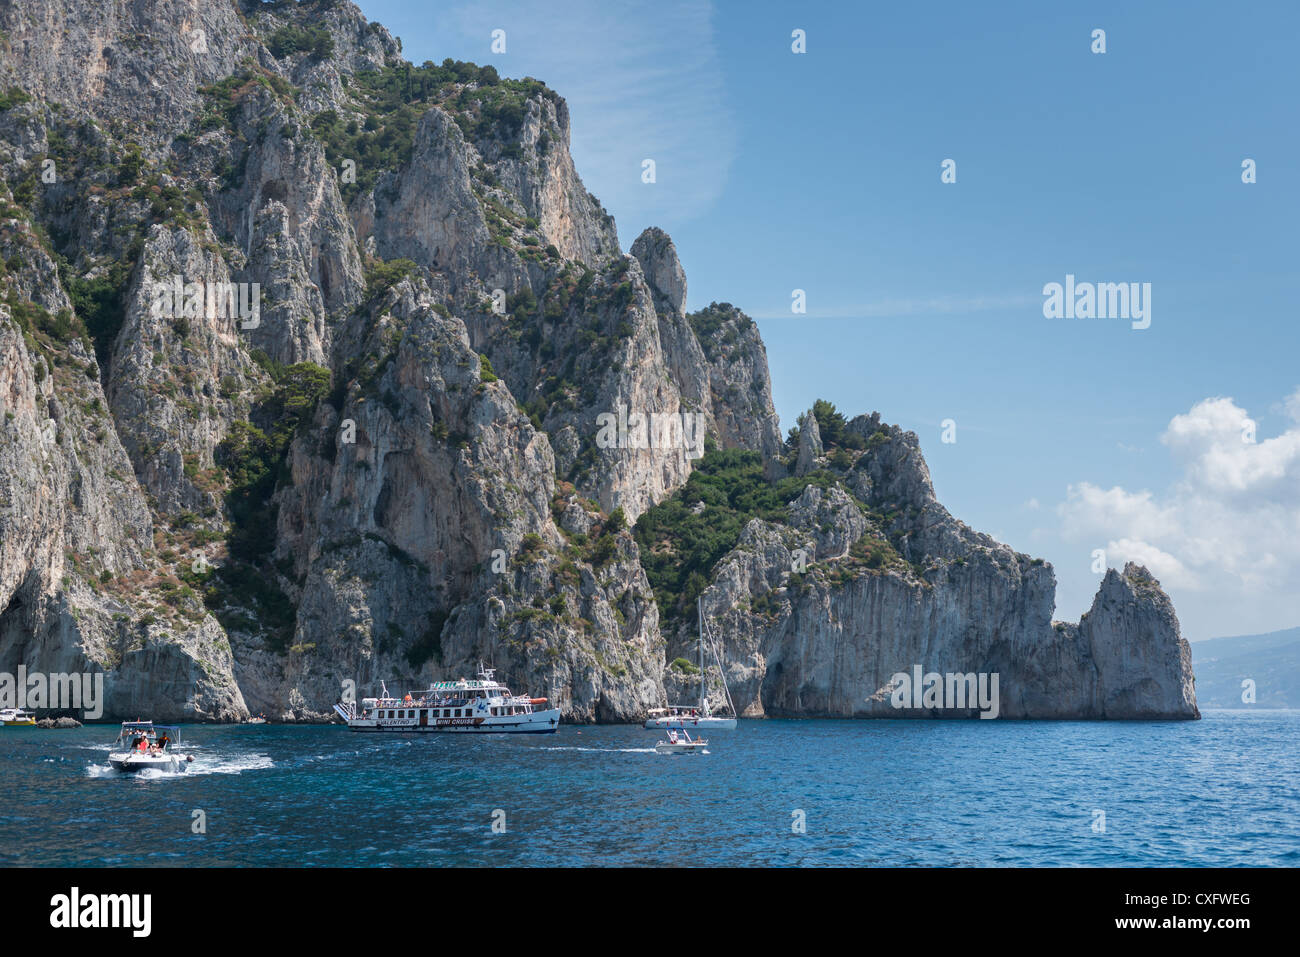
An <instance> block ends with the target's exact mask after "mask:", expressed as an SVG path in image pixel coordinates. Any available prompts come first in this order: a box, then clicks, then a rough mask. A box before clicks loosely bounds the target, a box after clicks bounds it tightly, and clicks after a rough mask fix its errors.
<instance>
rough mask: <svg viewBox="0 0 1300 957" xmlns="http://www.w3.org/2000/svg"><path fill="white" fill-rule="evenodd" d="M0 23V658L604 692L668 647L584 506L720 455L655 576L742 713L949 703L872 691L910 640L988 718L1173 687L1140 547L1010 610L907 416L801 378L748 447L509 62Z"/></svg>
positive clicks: (531, 89)
mask: <svg viewBox="0 0 1300 957" xmlns="http://www.w3.org/2000/svg"><path fill="white" fill-rule="evenodd" d="M0 49H3V51H4V56H3V57H0V178H2V179H3V185H0V415H2V417H3V421H2V422H0V670H9V671H12V670H14V669H15V668H16V667H17V666H19V665H23V666H26V667H27V668H28V669H29V670H44V671H50V672H79V671H90V672H95V673H103V674H104V676H105V695H106V702H105V717H108V718H112V717H126V718H134V717H139V716H142V715H150V716H152V717H154V718H157V719H159V720H214V721H227V720H240V719H242V718H244V717H246V716H247V714H248V713H249V709H250V707H251V708H252V709H253V710H255V711H258V712H265V713H267V714H269V715H273V716H274V717H275V718H276V719H277V720H286V721H323V720H328V719H329V717H330V714H331V712H330V706H331V705H332V703H333V702H334V701H336V700H338V698H339V697H340V695H342V694H347V693H348V692H349V691H357V692H362V693H364V692H365V691H366V690H369V689H372V688H373V687H374V686H375V685H376V684H377V682H379V681H380V680H385V681H388V682H389V683H390V685H398V686H400V685H401V684H404V683H410V684H416V683H421V682H424V681H426V680H428V679H429V678H430V677H432V676H435V675H436V676H439V677H441V676H457V675H469V674H471V673H472V672H473V671H474V670H475V669H476V668H477V666H478V664H479V662H480V661H482V662H484V663H486V664H488V665H494V666H495V667H497V668H498V669H499V672H500V673H501V674H502V676H503V677H505V678H506V679H507V680H508V681H509V682H510V683H511V684H512V685H514V686H515V687H517V688H520V689H526V690H528V691H530V692H532V693H535V694H541V695H546V696H547V697H549V698H550V699H551V700H553V701H555V702H557V703H558V704H559V705H560V707H561V708H562V709H563V711H564V714H565V716H566V719H567V720H575V721H625V720H636V719H637V718H639V717H640V716H641V715H642V713H643V712H644V711H645V709H647V708H649V707H652V706H656V705H661V704H663V703H665V700H666V699H667V698H668V697H669V696H672V697H676V696H677V695H678V694H681V693H683V692H684V690H685V684H686V681H687V678H688V677H689V675H688V674H686V673H685V669H680V668H674V667H672V666H670V665H668V664H667V663H668V662H673V661H675V659H676V658H678V657H686V658H688V659H693V657H694V654H693V649H692V648H691V647H690V646H691V636H690V629H689V627H688V625H686V624H685V623H684V622H681V621H677V620H675V619H672V618H662V619H661V606H660V603H659V599H660V598H661V597H662V593H665V592H666V588H667V586H664V588H663V589H661V595H658V596H657V595H656V594H655V591H654V589H653V588H652V584H651V583H652V580H654V575H655V574H658V573H657V572H656V569H657V568H659V567H660V565H661V564H662V562H661V557H662V555H663V554H664V552H663V551H661V550H662V549H664V548H671V547H672V546H671V543H666V542H664V541H658V540H655V541H649V542H642V539H641V536H642V532H643V529H644V528H645V526H646V524H647V523H642V524H641V525H637V526H636V527H635V529H629V527H628V526H629V525H630V524H635V523H636V522H637V520H638V518H640V517H642V516H645V515H647V513H651V512H653V511H654V510H656V509H657V508H659V507H660V506H663V507H665V508H668V507H669V506H671V505H673V504H674V502H675V501H676V499H675V497H677V496H683V495H686V494H687V493H688V491H689V492H690V494H691V495H693V496H694V497H692V498H690V499H689V500H688V504H689V509H686V510H684V511H683V512H682V514H685V515H687V516H691V517H694V516H698V515H700V514H701V512H702V511H703V510H705V509H706V508H708V507H710V503H706V501H705V500H704V498H703V497H702V496H701V495H699V494H698V492H699V490H698V489H694V490H693V491H691V490H692V487H693V486H694V485H695V483H692V482H691V481H690V480H691V476H692V475H693V474H695V473H696V471H697V470H699V469H701V468H702V467H703V468H707V467H708V463H709V462H712V461H714V460H715V459H720V460H724V461H726V462H730V463H732V465H734V464H735V463H736V462H737V461H740V462H741V463H742V464H743V465H744V467H745V468H744V470H742V471H743V474H744V476H745V479H744V480H745V481H749V480H750V479H752V478H753V477H754V476H755V475H762V476H765V478H764V479H763V481H764V482H766V485H764V486H762V487H757V486H756V487H755V488H753V489H750V490H749V491H751V492H752V493H753V495H752V496H749V497H746V496H744V495H737V496H733V497H730V498H728V496H726V495H724V496H722V497H724V498H728V507H729V508H730V507H734V508H742V507H749V506H748V505H746V504H745V503H751V504H752V503H754V502H761V503H762V506H761V508H760V507H759V506H753V507H754V514H753V515H752V516H750V519H749V520H748V521H747V522H745V523H743V527H742V524H741V523H737V524H735V525H728V526H727V527H728V528H730V529H731V530H732V531H731V532H729V533H728V534H732V535H733V537H734V538H735V541H734V544H733V543H732V542H730V540H729V541H728V542H727V543H725V544H724V548H723V549H721V550H720V551H721V552H722V558H721V560H717V561H714V559H716V557H717V554H719V552H718V551H712V552H710V554H709V558H710V561H709V567H704V568H699V569H695V570H694V573H693V576H692V577H691V580H690V581H689V582H687V583H686V584H687V586H688V587H689V589H691V596H692V597H693V596H694V594H696V593H697V592H699V591H701V589H702V595H703V605H704V609H705V613H706V614H707V615H708V616H709V617H710V618H711V619H712V620H713V621H714V622H715V623H716V624H717V625H718V629H717V630H718V631H719V633H721V634H723V635H725V636H726V638H725V641H724V643H723V648H722V659H723V667H724V669H725V670H726V673H727V677H728V680H729V681H730V682H731V685H732V688H733V691H734V693H735V695H736V697H737V700H738V703H739V704H740V705H741V706H742V708H743V709H744V710H745V712H746V713H747V714H751V715H760V714H780V715H837V716H838V715H852V716H864V717H866V716H894V715H898V714H909V715H910V714H913V713H925V714H935V715H936V716H947V715H952V714H959V713H960V714H964V715H968V714H970V713H971V709H969V708H966V709H957V710H948V711H941V710H940V709H937V708H931V707H929V706H924V707H921V708H919V709H918V708H915V707H914V708H904V709H896V708H894V707H893V704H892V702H891V700H890V694H889V683H890V680H891V678H892V676H893V675H894V674H895V673H896V672H900V671H905V670H907V669H908V668H911V667H912V666H914V665H920V666H922V667H923V668H924V669H927V670H932V671H935V672H940V673H942V672H948V671H953V672H961V673H965V672H970V671H975V672H988V671H990V670H992V671H996V672H997V673H998V674H999V675H1000V678H1001V682H1002V683H1001V685H1000V691H999V697H998V703H999V707H1000V709H1001V715H1002V716H1008V717H1066V716H1076V717H1077V716H1081V717H1096V718H1115V717H1192V716H1195V713H1196V706H1195V699H1194V695H1193V692H1192V685H1191V676H1190V665H1189V664H1188V662H1187V651H1186V644H1185V643H1184V642H1182V641H1181V639H1180V638H1179V637H1178V623H1177V619H1176V618H1175V617H1174V614H1173V610H1172V608H1171V607H1170V605H1169V601H1168V599H1167V598H1166V597H1165V596H1164V594H1163V592H1161V591H1160V589H1159V585H1158V584H1157V583H1155V582H1154V580H1152V579H1151V578H1150V576H1149V575H1148V574H1147V573H1146V572H1145V571H1144V570H1143V569H1140V568H1137V567H1133V566H1130V567H1128V568H1126V569H1125V570H1124V571H1123V572H1122V573H1119V572H1113V573H1111V574H1109V575H1108V576H1107V578H1106V580H1105V581H1104V582H1103V583H1102V588H1101V591H1100V592H1099V594H1098V598H1097V602H1096V603H1095V604H1094V607H1093V610H1092V611H1090V612H1089V614H1088V615H1086V616H1084V618H1083V620H1082V621H1081V622H1080V623H1079V624H1077V625H1075V624H1069V623H1063V622H1052V621H1051V611H1052V596H1053V593H1054V580H1053V577H1052V572H1051V568H1050V566H1047V565H1045V564H1044V563H1042V562H1040V561H1037V560H1034V559H1031V558H1030V557H1028V556H1025V555H1021V554H1018V553H1016V552H1014V551H1013V550H1011V549H1010V548H1008V547H1007V546H1005V545H1002V544H1000V543H998V542H996V541H994V540H993V539H991V538H989V537H988V536H985V535H981V534H980V533H978V532H975V531H972V530H971V529H969V528H967V527H966V526H965V525H963V524H962V523H960V522H959V521H957V520H956V519H954V518H953V517H952V516H951V515H949V514H948V512H947V511H946V510H945V509H944V508H943V507H942V506H941V505H940V504H939V503H938V502H937V501H936V500H935V497H934V491H933V488H932V486H931V483H930V478H929V473H928V470H927V469H926V466H925V462H924V459H923V458H922V456H921V452H920V446H919V443H918V442H917V439H916V437H915V436H914V435H912V434H911V433H906V432H903V431H902V430H899V429H897V428H894V427H892V426H890V425H888V424H886V423H884V422H882V421H881V419H880V417H879V415H876V414H873V415H870V416H858V417H857V418H855V419H853V420H851V421H848V422H845V421H844V420H843V419H842V417H839V416H838V414H837V413H833V410H832V411H830V412H828V411H827V410H826V409H822V408H821V405H820V404H819V406H818V409H819V410H820V411H817V412H816V413H814V412H813V411H810V412H809V413H808V414H807V415H805V416H804V417H803V418H802V420H801V422H800V428H799V430H798V432H797V435H796V436H795V437H794V438H793V439H791V440H790V441H789V442H788V443H787V442H783V441H782V437H781V432H780V428H779V422H778V420H777V417H776V414H775V411H774V407H773V403H772V393H771V383H770V381H769V374H768V366H767V355H766V351H765V348H764V345H763V342H762V339H761V337H760V335H759V332H758V328H757V326H756V324H755V323H754V322H753V321H752V320H751V319H750V318H749V317H748V316H746V315H745V314H744V313H743V312H742V311H741V310H740V309H738V308H736V307H735V306H733V305H731V304H729V303H712V304H710V305H709V306H707V307H705V308H703V309H699V310H697V311H694V312H689V313H688V312H687V311H686V300H687V283H686V275H685V271H684V270H683V268H682V265H681V262H680V260H679V258H678V255H677V250H676V248H675V246H674V244H673V242H672V239H671V238H670V237H669V236H668V235H667V234H666V233H664V232H663V231H662V230H660V229H657V228H651V229H647V230H646V231H645V232H643V233H642V234H641V235H640V236H639V237H638V238H637V239H636V240H635V242H634V243H633V244H632V247H631V250H630V254H629V255H623V254H622V253H621V252H620V249H619V244H618V236H617V232H616V228H615V224H614V221H613V219H612V217H610V216H609V214H608V213H607V212H606V211H605V210H604V209H603V208H602V207H601V206H600V203H599V201H598V200H597V199H596V198H595V197H594V196H592V195H591V194H590V193H588V192H587V190H586V189H585V187H584V186H583V184H582V182H581V180H580V178H579V177H578V173H577V171H576V170H575V168H574V165H573V161H572V158H571V156H570V153H569V129H570V126H569V123H570V121H569V113H568V107H567V105H566V104H565V102H564V100H563V99H562V98H561V97H560V96H559V95H558V94H556V93H555V92H554V91H551V90H548V89H547V88H546V87H545V86H544V85H543V84H541V83H540V82H538V81H536V80H531V79H525V80H509V79H503V78H501V77H499V76H498V75H497V73H496V71H495V69H493V68H491V67H479V66H475V65H474V64H467V63H460V62H456V61H451V60H448V61H446V62H444V63H443V64H441V65H434V64H432V63H426V64H424V65H421V66H419V67H416V66H413V65H411V64H408V63H405V62H404V61H403V60H402V59H401V57H400V45H399V44H398V42H397V41H396V40H394V39H393V37H392V36H391V35H390V34H389V33H388V32H387V31H386V30H385V29H384V28H383V27H381V26H380V25H378V24H371V23H368V22H367V21H366V19H365V17H364V15H363V14H362V13H361V11H360V10H358V9H357V8H356V7H355V6H354V5H352V4H350V3H346V2H331V3H313V4H258V3H243V2H241V3H237V4H231V3H229V2H226V0H192V2H187V3H185V4H181V5H179V6H178V5H176V4H168V3H163V2H161V0H141V2H138V3H134V4H132V5H130V6H129V8H127V7H120V5H119V6H113V5H109V6H107V7H106V6H104V5H102V4H95V3H92V2H90V0H55V2H53V3H46V4H43V5H40V6H39V7H38V6H36V5H34V4H32V3H28V2H20V3H11V4H8V5H6V6H3V7H0ZM177 289H179V290H180V294H179V295H177V294H176V290H177ZM168 290H171V294H170V295H164V294H163V293H165V292H166V291H168ZM229 292H234V299H235V302H236V303H237V304H239V305H241V306H244V307H245V308H250V307H251V306H252V305H253V304H255V305H256V310H255V312H254V314H253V315H251V316H250V315H248V314H246V313H244V314H236V313H234V312H232V311H231V310H230V309H229V308H228V303H229V301H230V298H229ZM195 295H197V296H198V297H199V298H198V304H195V302H194V301H193V297H194V296H195ZM819 416H820V417H821V420H820V421H819ZM706 440H707V442H708V444H709V446H710V447H716V448H717V449H718V450H719V453H718V455H716V456H714V458H713V459H709V458H707V457H705V458H702V456H703V454H704V451H705V444H706ZM728 456H730V458H728ZM787 476H788V477H787ZM778 483H779V484H778ZM778 492H779V493H780V496H781V497H779V499H777V498H774V496H777V495H778ZM733 499H734V500H733ZM711 501H712V500H711ZM665 503H667V504H665ZM655 514H658V513H657V512H655ZM674 514H676V513H674ZM730 518H731V516H730V515H729V516H728V520H730ZM669 532H671V529H670V530H669ZM733 533H734V534H733ZM666 537H667V538H671V534H668V535H667V536H666ZM639 542H642V543H641V544H639ZM643 548H647V549H648V550H647V551H643V550H642V549H643ZM727 549H729V550H727ZM687 567H689V566H687ZM652 573H653V574H652ZM655 587H659V586H658V585H656V586H655ZM664 607H668V606H666V605H665V606H664ZM669 613H670V614H675V613H676V612H675V611H673V609H671V608H669ZM665 633H666V634H665Z"/></svg>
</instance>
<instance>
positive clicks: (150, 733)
mask: <svg viewBox="0 0 1300 957" xmlns="http://www.w3.org/2000/svg"><path fill="white" fill-rule="evenodd" d="M137 735H144V736H145V737H166V738H167V740H168V741H169V742H170V743H172V744H175V743H176V742H178V741H180V739H181V729H180V728H179V727H177V726H176V725H174V724H154V723H153V722H152V721H123V722H122V730H121V731H120V732H119V733H118V736H117V738H118V740H119V741H121V740H122V739H123V738H131V737H135V736H137Z"/></svg>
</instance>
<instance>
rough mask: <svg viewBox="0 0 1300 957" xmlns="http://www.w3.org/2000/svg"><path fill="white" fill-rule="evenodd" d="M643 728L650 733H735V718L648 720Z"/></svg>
mask: <svg viewBox="0 0 1300 957" xmlns="http://www.w3.org/2000/svg"><path fill="white" fill-rule="evenodd" d="M645 726H646V728H647V729H649V730H651V731H696V730H701V729H702V730H706V731H735V730H736V719H735V718H683V717H671V718H649V719H647V720H646V723H645Z"/></svg>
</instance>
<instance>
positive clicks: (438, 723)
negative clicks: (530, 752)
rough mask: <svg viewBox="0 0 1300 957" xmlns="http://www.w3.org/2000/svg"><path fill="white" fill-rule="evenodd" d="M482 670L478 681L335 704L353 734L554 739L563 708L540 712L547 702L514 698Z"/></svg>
mask: <svg viewBox="0 0 1300 957" xmlns="http://www.w3.org/2000/svg"><path fill="white" fill-rule="evenodd" d="M493 675H494V672H493V669H491V668H483V667H482V666H480V667H479V675H478V680H477V681H466V680H465V679H464V678H461V679H460V680H459V681H435V682H434V683H433V684H431V685H430V686H429V687H428V688H427V689H426V690H424V691H417V692H412V693H408V694H407V695H405V696H404V697H402V698H400V699H399V698H394V697H391V696H390V695H389V694H388V688H387V687H386V686H383V693H382V694H381V695H380V696H379V697H377V698H362V699H361V707H360V708H358V707H357V704H356V702H355V701H344V702H340V703H339V704H336V705H335V706H334V710H335V711H337V712H338V715H339V717H340V718H342V719H343V720H344V721H345V722H346V723H347V726H348V727H349V728H350V729H351V730H353V731H415V732H420V731H425V732H428V731H460V732H479V733H485V734H493V733H495V734H550V733H553V732H554V731H555V730H556V729H557V728H558V727H559V725H560V709H559V708H549V709H544V710H540V711H539V710H538V709H537V706H538V705H541V704H546V699H545V698H530V697H528V696H527V695H516V694H511V693H510V689H509V688H507V687H506V686H505V685H503V684H501V683H500V682H499V681H497V680H496V679H495V678H494V677H493ZM381 686H382V683H381Z"/></svg>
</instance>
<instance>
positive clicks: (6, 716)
mask: <svg viewBox="0 0 1300 957" xmlns="http://www.w3.org/2000/svg"><path fill="white" fill-rule="evenodd" d="M35 724H36V715H34V714H33V713H32V712H30V711H24V710H22V709H21V708H5V709H4V710H3V711H0V725H3V726H4V727H7V728H31V727H34V726H35Z"/></svg>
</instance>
